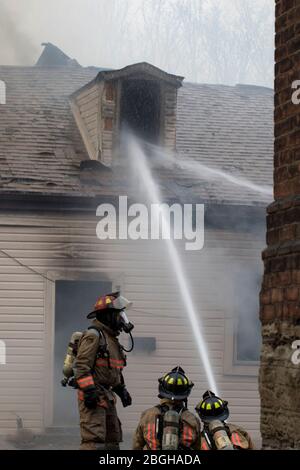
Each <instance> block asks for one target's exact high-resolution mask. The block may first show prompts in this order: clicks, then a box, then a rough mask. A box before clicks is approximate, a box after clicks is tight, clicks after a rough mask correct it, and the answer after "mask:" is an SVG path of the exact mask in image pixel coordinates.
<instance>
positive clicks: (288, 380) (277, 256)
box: [259, 0, 300, 449]
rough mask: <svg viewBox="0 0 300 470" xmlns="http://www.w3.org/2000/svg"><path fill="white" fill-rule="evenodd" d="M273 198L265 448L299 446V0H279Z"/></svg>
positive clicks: (265, 330) (264, 313) (263, 313)
mask: <svg viewBox="0 0 300 470" xmlns="http://www.w3.org/2000/svg"><path fill="white" fill-rule="evenodd" d="M275 60H276V66H275V156H274V199H275V201H274V202H273V203H272V204H271V205H270V206H269V207H268V215H267V248H266V250H265V251H264V252H263V260H264V266H265V271H264V278H263V284H262V289H261V296H260V318H261V322H262V338H263V348H262V355H261V366H260V378H259V380H260V395H261V432H262V438H263V446H264V447H271V448H277V449H280V448H298V449H299V448H300V364H298V365H297V364H296V363H295V362H294V361H293V360H292V357H293V353H294V352H295V351H294V350H293V349H292V345H294V346H295V341H296V340H299V339H300V298H299V292H300V130H299V123H300V104H299V105H297V104H293V102H292V94H293V91H294V90H293V89H292V83H293V81H295V80H300V1H299V0H276V53H275Z"/></svg>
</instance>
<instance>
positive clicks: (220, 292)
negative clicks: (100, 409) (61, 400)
mask: <svg viewBox="0 0 300 470" xmlns="http://www.w3.org/2000/svg"><path fill="white" fill-rule="evenodd" d="M96 223H97V219H96V217H94V216H92V215H76V214H63V213H51V214H50V213H49V214H48V215H47V214H40V215H39V214H38V213H35V214H33V215H32V214H21V213H15V214H14V213H10V214H8V213H2V214H1V215H0V225H1V228H0V239H1V249H2V250H5V251H6V252H7V253H8V254H9V256H12V257H15V258H17V259H18V260H19V262H21V263H23V264H26V265H28V266H29V267H31V268H33V269H34V270H37V271H39V272H40V273H42V274H43V275H45V276H47V277H48V279H45V278H43V277H41V276H40V275H39V274H35V273H33V272H32V271H30V270H29V269H28V268H25V267H22V266H20V265H19V264H18V263H17V262H16V261H14V260H13V259H11V258H8V257H7V256H4V255H3V253H0V339H1V340H4V341H5V342H6V346H7V364H6V365H0V383H1V387H0V433H1V434H7V433H10V432H11V431H12V430H14V429H15V427H16V423H15V418H16V416H15V413H16V414H19V415H20V416H21V417H22V418H23V419H24V424H25V426H27V427H30V428H32V429H33V430H35V431H38V430H41V429H43V428H44V427H45V426H49V425H50V424H51V401H52V397H51V393H52V392H51V387H52V382H53V380H52V367H53V364H52V353H53V340H54V338H53V331H54V329H53V325H54V298H53V296H54V284H53V282H52V280H54V279H80V278H83V279H87V278H90V279H95V278H98V279H99V278H106V279H111V280H112V281H113V282H114V285H115V286H118V285H120V286H121V288H122V291H123V292H124V294H125V295H126V297H128V298H130V299H132V300H133V301H134V310H132V311H131V312H130V319H132V321H133V322H134V324H135V329H134V335H135V336H138V337H144V336H154V337H155V338H156V344H157V348H156V351H155V352H154V353H151V354H150V355H146V354H140V355H134V354H129V355H128V356H129V358H128V367H127V368H126V372H125V377H126V381H127V384H128V388H129V390H130V392H131V393H132V395H133V399H134V406H132V407H130V408H127V409H120V416H121V419H122V421H123V428H124V432H131V431H132V430H133V429H134V427H135V426H136V423H137V420H138V417H139V414H140V413H141V412H142V411H143V410H144V409H145V408H147V407H149V406H151V405H152V404H154V403H156V402H157V398H156V396H157V384H158V383H157V378H158V377H159V376H161V375H162V374H163V373H164V372H166V371H168V370H169V369H170V367H174V366H175V365H178V364H180V365H181V366H182V367H184V368H185V369H186V372H187V373H188V375H189V376H190V378H191V379H192V380H193V381H194V383H195V387H194V390H193V393H192V395H191V400H190V403H191V406H194V405H195V404H196V402H197V401H198V400H199V399H200V398H201V395H202V393H203V392H204V391H205V390H206V389H207V388H208V385H207V383H206V378H205V375H204V372H203V367H202V365H201V361H200V359H199V354H198V351H197V348H196V346H195V342H194V336H193V331H192V330H191V327H190V324H189V320H188V319H187V316H186V313H185V310H184V302H182V299H181V298H180V295H179V292H178V287H177V284H176V281H175V279H174V275H173V270H172V268H171V267H170V261H169V259H168V257H167V255H166V250H165V243H164V242H161V241H152V242H149V241H147V240H144V241H130V240H121V241H119V240H115V241H100V240H98V239H97V238H96V232H95V230H96ZM262 246H263V240H261V238H260V237H259V236H257V237H255V236H254V235H253V234H251V235H247V234H245V233H243V234H237V233H229V232H224V231H210V230H206V241H205V249H203V250H202V251H199V252H193V251H185V250H184V247H183V246H182V245H180V246H179V249H180V253H181V256H182V259H183V260H184V269H185V271H186V274H187V275H188V278H189V285H190V288H191V292H192V296H193V298H194V301H195V303H196V306H197V310H198V311H199V312H201V316H202V323H203V330H204V336H205V340H206V342H207V346H208V350H209V356H210V358H211V362H212V367H213V371H214V374H215V377H216V382H217V384H218V388H219V390H218V391H219V393H220V394H221V395H222V396H223V397H224V398H226V399H227V400H228V401H229V404H230V409H231V420H232V422H235V423H238V424H242V425H243V426H245V427H246V428H247V429H248V431H249V432H251V433H252V434H253V435H254V438H255V439H258V438H259V396H258V385H257V376H256V375H253V369H252V368H251V367H252V366H249V368H248V366H247V365H245V366H243V367H242V369H239V373H238V374H237V375H236V373H235V372H234V370H233V369H232V371H231V372H230V373H224V370H226V366H225V362H226V361H225V357H224V356H225V354H226V353H225V349H226V348H225V334H226V335H228V334H230V332H228V329H226V328H227V327H226V325H227V324H228V320H232V319H233V306H232V305H233V303H232V298H233V295H234V294H233V288H234V286H233V285H232V282H231V280H230V275H229V274H230V272H231V271H232V270H234V269H235V268H234V267H235V266H236V264H241V265H243V266H245V265H247V264H248V263H249V264H250V265H251V263H252V262H256V261H255V260H258V259H259V254H260V251H261V249H262ZM94 301H95V299H91V305H93V303H94ZM85 313H86V312H83V315H84V314H85ZM70 333H71V332H66V344H67V342H68V340H69V334H70ZM227 341H228V337H227ZM227 359H228V358H227ZM62 361H63V358H62ZM65 393H70V394H72V393H74V392H73V390H71V389H70V390H66V391H65Z"/></svg>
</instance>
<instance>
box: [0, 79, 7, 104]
mask: <svg viewBox="0 0 300 470" xmlns="http://www.w3.org/2000/svg"><path fill="white" fill-rule="evenodd" d="M0 104H6V85H5V82H4V81H3V80H0Z"/></svg>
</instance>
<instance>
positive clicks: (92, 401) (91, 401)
mask: <svg viewBox="0 0 300 470" xmlns="http://www.w3.org/2000/svg"><path fill="white" fill-rule="evenodd" d="M84 404H85V406H86V407H87V408H89V409H90V410H93V409H95V408H97V405H98V396H97V391H96V388H90V389H89V390H85V391H84Z"/></svg>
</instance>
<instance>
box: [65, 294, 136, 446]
mask: <svg viewBox="0 0 300 470" xmlns="http://www.w3.org/2000/svg"><path fill="white" fill-rule="evenodd" d="M129 304H130V302H128V301H127V299H125V298H124V297H122V296H121V295H120V293H119V292H114V293H112V294H108V295H105V296H102V297H100V298H99V299H98V300H97V302H96V305H95V307H94V310H93V311H92V312H91V313H90V314H89V315H88V317H87V318H89V319H93V323H92V325H91V327H89V328H88V329H87V330H86V331H85V332H83V334H82V336H81V338H80V340H79V345H78V352H77V356H76V359H75V364H74V376H75V379H76V383H77V386H78V406H79V414H80V431H81V449H82V450H102V449H118V448H119V443H120V442H121V441H122V430H121V425H120V421H119V419H118V416H117V411H116V395H118V396H119V397H120V399H121V402H122V404H123V406H124V407H126V406H129V405H131V402H132V400H131V396H130V394H129V392H128V391H127V389H126V386H125V383H124V378H123V374H122V371H123V368H124V367H125V366H126V356H125V354H124V348H123V347H122V346H121V345H120V343H119V341H118V335H119V334H120V332H121V331H125V332H126V333H129V334H131V330H132V328H133V325H132V323H130V322H129V320H128V318H127V316H126V314H125V309H126V307H128V306H129Z"/></svg>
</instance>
